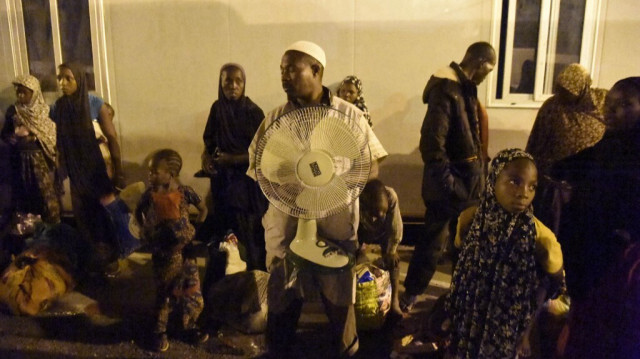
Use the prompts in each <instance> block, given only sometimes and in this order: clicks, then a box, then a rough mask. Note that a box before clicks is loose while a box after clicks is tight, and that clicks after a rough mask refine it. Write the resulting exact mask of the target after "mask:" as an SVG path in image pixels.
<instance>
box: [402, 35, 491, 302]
mask: <svg viewBox="0 0 640 359" xmlns="http://www.w3.org/2000/svg"><path fill="white" fill-rule="evenodd" d="M495 63H496V54H495V51H494V49H493V47H492V46H491V45H490V44H489V43H486V42H476V43H474V44H472V45H471V46H469V48H468V49H467V52H466V53H465V55H464V58H463V59H462V62H460V64H456V63H455V62H451V64H450V65H449V66H448V67H446V68H443V69H441V70H438V71H437V72H436V73H434V74H433V75H432V76H431V78H430V79H429V81H428V82H427V86H426V87H425V89H424V93H423V94H422V101H423V102H424V103H426V104H428V105H429V106H428V108H427V114H426V116H425V118H424V122H423V123H422V129H421V130H420V134H421V136H420V153H421V155H422V161H423V162H424V173H423V178H422V199H423V200H424V203H425V206H426V207H427V211H426V213H425V225H426V231H425V235H424V237H423V238H420V239H419V240H418V242H417V243H416V246H415V250H414V252H413V256H412V258H411V262H410V263H409V270H408V272H407V277H406V279H405V282H404V285H405V293H404V295H403V297H402V299H401V307H402V309H403V311H405V312H408V311H410V310H411V308H412V306H413V304H415V302H416V297H417V296H418V295H419V294H421V293H422V292H424V290H425V289H426V288H427V286H428V285H429V281H431V277H433V273H434V272H435V269H436V265H437V263H438V260H439V258H440V255H441V248H442V245H443V242H444V241H445V240H446V239H447V238H448V237H449V235H454V234H455V228H456V223H457V218H458V215H459V214H460V212H461V211H462V210H463V209H465V208H467V207H469V206H471V205H474V204H477V202H478V201H479V197H480V193H481V192H482V189H483V187H484V178H483V168H484V161H485V159H484V156H483V155H482V149H481V140H480V124H479V118H478V97H477V85H479V84H480V83H482V81H483V80H484V79H485V77H486V76H487V75H488V74H489V73H490V72H491V71H492V70H493V67H494V66H495Z"/></svg>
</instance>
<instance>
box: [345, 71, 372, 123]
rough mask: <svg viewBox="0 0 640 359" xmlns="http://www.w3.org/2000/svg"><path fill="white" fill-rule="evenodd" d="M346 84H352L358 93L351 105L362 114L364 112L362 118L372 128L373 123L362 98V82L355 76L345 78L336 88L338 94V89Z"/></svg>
mask: <svg viewBox="0 0 640 359" xmlns="http://www.w3.org/2000/svg"><path fill="white" fill-rule="evenodd" d="M346 84H352V85H353V86H355V87H356V91H358V93H357V97H356V100H355V101H353V104H354V105H355V106H356V107H357V108H359V109H360V110H361V111H362V112H364V117H365V118H366V119H367V122H369V126H373V123H372V122H371V115H370V114H369V108H367V104H366V103H365V101H364V97H363V94H364V91H363V90H362V81H360V79H359V78H357V77H356V76H347V77H345V78H344V80H342V82H341V83H340V86H338V91H337V92H338V93H340V89H341V88H342V86H344V85H346Z"/></svg>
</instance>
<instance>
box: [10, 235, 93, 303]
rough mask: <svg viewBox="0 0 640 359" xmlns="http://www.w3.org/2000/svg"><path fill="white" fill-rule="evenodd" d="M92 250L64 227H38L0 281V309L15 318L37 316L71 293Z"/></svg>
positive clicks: (78, 236)
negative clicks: (13, 315)
mask: <svg viewBox="0 0 640 359" xmlns="http://www.w3.org/2000/svg"><path fill="white" fill-rule="evenodd" d="M90 252H91V248H90V246H89V244H88V243H86V242H85V241H83V240H82V239H81V237H80V235H79V234H78V232H77V231H76V230H75V229H73V228H72V227H70V226H68V225H66V224H56V225H45V224H41V225H39V226H38V227H37V228H36V230H35V233H34V235H33V237H32V238H29V239H27V241H26V249H25V250H24V251H23V252H22V253H20V254H19V255H17V256H15V257H14V259H13V261H12V262H11V264H10V265H9V267H7V268H6V269H5V270H4V272H3V273H2V277H1V278H0V306H1V307H3V308H4V309H8V310H9V311H10V312H12V313H13V314H16V315H36V314H38V313H40V312H41V311H43V310H45V309H46V308H47V307H49V305H50V304H51V303H52V302H54V301H55V300H56V299H58V298H60V297H61V296H62V295H63V294H65V293H68V292H70V291H71V290H72V289H73V288H74V287H75V285H76V283H77V280H78V278H80V276H81V275H82V273H83V270H84V268H86V264H87V261H88V260H90V258H89V256H88V255H87V254H88V253H90Z"/></svg>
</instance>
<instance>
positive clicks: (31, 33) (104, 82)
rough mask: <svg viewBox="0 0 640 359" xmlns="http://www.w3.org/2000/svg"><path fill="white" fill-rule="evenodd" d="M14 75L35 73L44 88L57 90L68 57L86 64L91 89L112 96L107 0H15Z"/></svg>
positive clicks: (12, 11) (12, 8)
mask: <svg viewBox="0 0 640 359" xmlns="http://www.w3.org/2000/svg"><path fill="white" fill-rule="evenodd" d="M7 6H8V11H7V14H8V16H9V24H10V27H11V30H12V31H11V34H10V37H11V45H12V46H11V47H12V50H13V60H14V71H15V75H16V76H17V75H19V74H22V73H30V74H32V75H34V76H36V77H37V78H38V79H39V80H40V83H41V86H42V90H43V92H45V94H46V93H50V92H55V91H56V90H57V84H56V71H57V67H58V65H60V64H61V63H63V62H68V61H74V62H78V63H80V64H82V65H84V66H85V69H86V71H87V80H88V81H89V87H90V89H91V90H94V91H95V92H97V93H98V94H99V95H100V96H102V97H103V98H104V99H105V101H109V85H108V77H107V68H106V61H105V60H106V51H105V36H104V26H103V24H104V19H103V6H102V0H10V1H8V2H7Z"/></svg>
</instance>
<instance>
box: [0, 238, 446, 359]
mask: <svg viewBox="0 0 640 359" xmlns="http://www.w3.org/2000/svg"><path fill="white" fill-rule="evenodd" d="M398 253H399V255H400V258H401V265H400V272H401V276H400V280H401V288H400V292H401V293H402V292H403V291H404V287H402V282H403V280H404V277H405V276H406V271H407V266H408V262H409V260H410V257H411V253H412V247H409V246H404V245H401V246H400V248H399V249H398ZM150 260H151V256H150V254H149V253H145V252H136V253H134V254H132V255H131V256H130V257H129V258H127V259H126V260H123V261H122V262H121V272H120V275H119V276H118V277H117V278H113V279H109V280H107V281H106V282H101V281H96V280H94V281H87V282H85V283H83V284H82V285H80V286H79V287H77V288H76V290H75V291H73V292H71V293H69V294H67V295H66V296H65V297H63V298H61V300H59V301H58V302H57V303H56V304H55V305H53V306H52V307H51V308H50V309H48V310H47V312H45V313H43V314H42V315H39V316H36V317H18V316H12V315H9V314H6V313H0V358H3V359H14V358H15V359H25V358H37V359H47V358H252V357H256V356H259V355H261V354H263V353H264V352H265V350H266V346H265V339H264V335H263V334H253V335H248V334H244V333H241V332H239V331H237V330H234V329H232V328H230V327H227V326H223V327H222V328H220V330H219V331H218V332H215V333H212V335H211V338H210V340H209V341H208V342H206V343H204V344H200V345H198V346H194V345H191V344H189V343H186V342H183V341H180V340H178V339H174V338H170V348H169V350H168V351H167V352H164V353H155V352H153V351H151V350H149V347H150V343H151V339H152V336H151V330H150V328H152V326H153V308H152V307H153V301H154V287H153V280H152V278H153V277H152V271H151V263H150ZM198 264H199V267H200V269H201V274H204V266H205V258H204V257H202V258H199V260H198ZM450 280H451V266H450V264H449V263H444V264H443V265H442V266H439V268H438V272H437V273H436V275H435V276H434V278H433V280H432V281H431V283H430V286H429V289H428V290H427V291H426V293H425V294H423V295H421V296H420V297H419V300H418V303H417V304H416V306H415V307H414V309H413V311H412V312H411V313H410V315H408V316H407V317H405V318H403V319H401V320H399V321H398V322H396V323H393V324H394V325H390V326H387V327H383V328H382V329H380V330H375V331H367V332H364V331H361V332H359V336H360V351H359V353H358V354H357V357H358V358H372V359H375V358H389V357H390V356H393V357H395V358H400V357H402V356H401V355H397V353H393V343H394V342H397V341H399V340H400V339H401V338H403V337H406V336H407V335H409V334H415V333H416V332H417V331H418V330H419V329H420V327H421V322H422V319H423V318H424V316H425V315H424V314H425V312H427V311H428V310H429V309H430V308H431V306H432V305H433V303H434V301H435V299H437V298H438V297H439V296H440V295H441V294H443V293H445V292H446V290H447V289H448V287H449V282H450ZM327 329H328V323H327V319H326V316H325V315H324V309H323V307H322V304H321V303H320V302H319V301H311V302H307V303H305V305H304V307H303V313H302V316H301V318H300V321H299V324H298V331H297V342H296V345H295V347H294V355H293V357H295V358H322V359H325V358H329V357H331V353H329V352H328V348H327V345H326V343H327V342H328V337H329V333H328V330H327Z"/></svg>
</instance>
